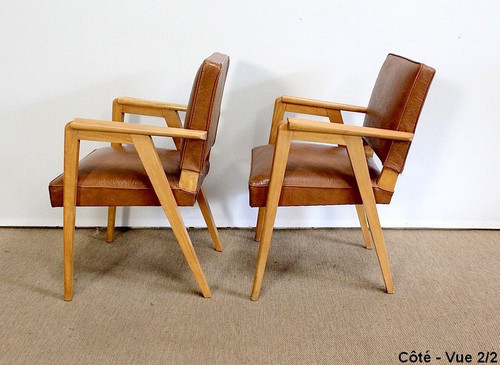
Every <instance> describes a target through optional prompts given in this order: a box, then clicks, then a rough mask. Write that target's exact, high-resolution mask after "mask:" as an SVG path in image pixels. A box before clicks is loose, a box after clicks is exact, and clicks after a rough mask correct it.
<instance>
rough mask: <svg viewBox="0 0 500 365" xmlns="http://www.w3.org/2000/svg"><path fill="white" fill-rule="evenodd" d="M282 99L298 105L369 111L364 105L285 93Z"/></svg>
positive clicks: (358, 111)
mask: <svg viewBox="0 0 500 365" xmlns="http://www.w3.org/2000/svg"><path fill="white" fill-rule="evenodd" d="M281 100H282V101H283V103H287V104H297V105H304V106H312V107H317V108H325V109H333V110H345V111H348V112H357V113H366V111H367V108H366V107H363V106H357V105H349V104H340V103H332V102H329V101H322V100H314V99H307V98H300V97H297V96H289V95H283V96H282V97H281Z"/></svg>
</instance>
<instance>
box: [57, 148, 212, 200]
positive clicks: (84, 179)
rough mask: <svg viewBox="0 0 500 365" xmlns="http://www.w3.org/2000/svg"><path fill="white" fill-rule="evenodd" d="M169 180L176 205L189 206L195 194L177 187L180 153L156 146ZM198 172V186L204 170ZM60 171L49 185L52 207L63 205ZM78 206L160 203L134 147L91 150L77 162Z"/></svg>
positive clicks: (204, 172) (206, 169) (204, 173)
mask: <svg viewBox="0 0 500 365" xmlns="http://www.w3.org/2000/svg"><path fill="white" fill-rule="evenodd" d="M157 152H158V155H159V157H160V160H161V162H162V165H163V168H164V170H165V174H166V175H167V179H168V182H169V183H170V186H171V188H172V192H173V194H174V197H175V200H176V201H177V204H178V205H181V206H186V205H187V206H192V205H194V203H195V201H196V195H195V194H194V193H190V192H187V191H184V190H181V189H180V188H179V177H180V173H181V170H180V168H179V162H180V152H179V151H176V150H167V149H160V148H158V149H157ZM207 171H208V165H207V166H206V168H205V171H203V173H201V174H200V179H199V181H198V183H199V184H200V185H201V183H202V181H203V179H204V177H205V175H206V172H207ZM63 176H64V175H63V174H61V175H59V176H58V177H56V178H55V179H54V180H53V181H51V182H50V184H49V193H50V202H51V204H52V206H53V207H62V206H63ZM76 204H77V206H151V205H160V202H159V201H158V198H157V197H156V194H155V192H154V190H153V187H152V186H151V182H150V181H149V178H148V175H147V174H146V171H145V170H144V167H143V166H142V163H141V160H140V158H139V156H138V154H137V152H136V151H135V148H134V147H133V146H125V147H106V148H100V149H97V150H94V151H93V152H91V153H90V154H89V155H87V156H86V157H85V158H83V159H82V160H81V161H80V163H79V168H78V183H77V199H76Z"/></svg>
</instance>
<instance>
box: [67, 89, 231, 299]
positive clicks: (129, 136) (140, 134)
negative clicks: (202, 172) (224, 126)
mask: <svg viewBox="0 0 500 365" xmlns="http://www.w3.org/2000/svg"><path fill="white" fill-rule="evenodd" d="M186 110H187V107H186V106H185V105H177V104H169V103H161V102H153V101H147V100H142V99H135V98H123V97H122V98H117V99H115V100H114V102H113V117H112V119H113V122H109V121H99V120H90V119H75V120H74V121H72V122H70V123H68V124H67V125H66V128H65V139H64V183H63V184H64V228H63V241H64V298H65V300H67V301H69V300H71V299H72V297H73V260H74V254H73V246H74V232H75V214H76V193H77V181H78V164H79V151H80V141H82V140H87V141H101V142H111V145H112V146H120V145H121V144H133V145H134V146H135V149H136V151H137V153H138V155H139V158H140V160H141V162H142V164H143V166H144V169H145V170H146V173H147V175H148V177H149V179H150V181H151V184H152V186H153V189H154V191H155V193H156V195H157V196H158V200H159V201H160V204H161V206H162V208H163V211H164V212H165V215H166V216H167V219H168V220H169V222H170V224H171V227H172V231H173V232H174V235H175V237H176V239H177V241H178V243H179V246H180V248H181V250H182V252H183V254H184V256H185V257H186V260H187V262H188V264H189V267H190V269H191V271H192V272H193V275H194V277H195V280H196V282H197V284H198V286H199V288H200V290H201V292H202V294H203V296H204V297H206V298H209V297H210V296H211V292H210V288H209V286H208V283H207V281H206V278H205V275H204V274H203V271H202V269H201V266H200V263H199V261H198V258H197V256H196V253H195V251H194V248H193V245H192V243H191V239H190V238H189V235H188V233H187V230H186V227H185V225H184V222H183V220H182V217H181V215H180V212H179V209H178V206H177V202H176V200H175V198H174V195H173V193H172V189H171V188H170V184H169V182H168V180H167V177H166V175H165V171H164V170H163V167H162V164H161V161H160V158H159V156H158V154H157V151H156V149H155V146H154V143H153V140H152V137H153V136H160V137H172V138H173V140H174V143H175V146H176V148H177V149H178V150H179V149H180V148H181V146H182V143H183V139H195V140H205V139H206V138H207V132H206V131H199V130H193V129H184V128H182V123H181V120H180V117H179V112H185V111H186ZM125 113H129V114H137V115H146V116H155V117H163V118H164V119H165V121H166V123H167V125H168V127H157V126H147V125H137V124H135V125H134V124H131V123H125V122H124V115H125ZM115 122H121V123H115ZM197 181H198V174H197V173H194V172H192V171H184V170H183V171H182V172H181V177H180V181H179V185H180V187H181V188H182V189H184V190H187V191H192V192H193V191H195V190H196V185H197ZM197 202H198V205H199V207H200V210H201V212H202V215H203V218H204V219H205V222H206V224H207V227H208V230H209V232H210V235H211V237H212V240H213V243H214V246H215V249H216V250H217V251H222V250H223V246H222V244H221V242H220V239H219V235H218V233H217V228H216V225H215V223H214V220H213V217H212V213H211V211H210V207H209V205H208V201H207V199H206V195H205V192H204V190H203V187H201V188H200V189H199V191H198V195H197ZM115 216H116V207H109V208H108V225H107V241H108V242H112V241H113V236H114V224H115Z"/></svg>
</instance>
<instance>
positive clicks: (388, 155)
mask: <svg viewBox="0 0 500 365" xmlns="http://www.w3.org/2000/svg"><path fill="white" fill-rule="evenodd" d="M435 72H436V71H435V70H434V69H433V68H432V67H428V66H426V65H424V64H422V63H418V62H414V61H411V60H408V59H406V58H403V57H400V56H396V55H393V54H389V55H388V56H387V59H386V61H385V62H384V64H383V65H382V68H381V70H380V73H379V75H378V78H377V81H376V83H375V87H374V88H373V92H372V96H371V98H370V102H369V104H368V112H367V114H366V117H365V121H364V126H366V127H374V128H383V129H392V130H398V131H403V132H410V133H414V132H415V127H416V125H417V121H418V118H419V116H420V112H421V110H422V107H423V105H424V102H425V98H426V96H427V92H428V90H429V87H430V85H431V82H432V79H433V77H434V74H435ZM365 140H366V142H367V143H368V144H369V145H370V146H371V148H373V150H374V151H375V153H376V154H377V156H378V157H379V158H380V160H381V161H382V164H383V165H384V167H388V168H391V169H393V170H395V171H397V172H398V173H401V172H402V171H403V167H404V164H405V160H406V156H407V155H408V150H409V148H410V142H403V141H391V140H387V139H379V138H365Z"/></svg>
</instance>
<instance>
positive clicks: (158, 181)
mask: <svg viewBox="0 0 500 365" xmlns="http://www.w3.org/2000/svg"><path fill="white" fill-rule="evenodd" d="M132 140H133V142H134V145H135V148H136V150H137V153H138V154H139V157H140V159H141V162H142V164H143V165H144V169H145V170H146V173H147V174H148V176H149V179H150V181H151V184H152V185H153V188H154V190H155V193H156V195H157V196H158V200H159V201H160V203H161V206H162V208H163V211H164V212H165V215H166V216H167V219H168V221H169V222H170V225H171V226H172V231H173V232H174V235H175V238H176V239H177V242H178V243H179V246H180V248H181V250H182V253H183V254H184V257H185V258H186V261H187V262H188V265H189V268H190V269H191V271H192V273H193V276H194V278H195V280H196V282H197V283H198V286H199V288H200V290H201V293H202V294H203V296H204V297H205V298H210V297H211V296H212V294H211V292H210V288H209V286H208V283H207V280H206V278H205V275H204V274H203V270H202V269H201V266H200V262H199V261H198V257H197V256H196V253H195V251H194V247H193V244H192V243H191V239H190V238H189V235H188V233H187V230H186V226H185V225H184V222H183V221H182V217H181V215H180V212H179V209H178V207H177V202H176V201H175V198H174V194H173V193H172V189H171V188H170V185H169V183H168V180H167V176H166V175H165V171H164V170H163V166H162V164H161V161H160V158H159V157H158V154H157V153H156V150H155V147H154V144H153V141H152V139H151V137H149V136H142V135H132Z"/></svg>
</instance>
